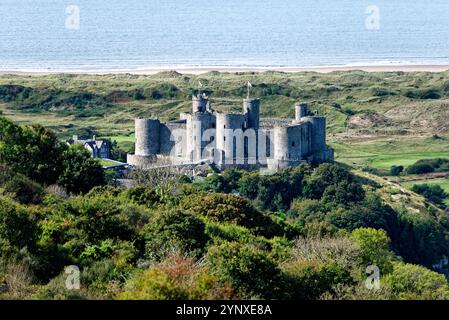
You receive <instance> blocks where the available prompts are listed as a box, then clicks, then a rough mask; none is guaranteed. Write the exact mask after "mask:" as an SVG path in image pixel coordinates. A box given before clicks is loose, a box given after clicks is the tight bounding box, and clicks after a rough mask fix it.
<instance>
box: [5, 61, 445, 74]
mask: <svg viewBox="0 0 449 320" xmlns="http://www.w3.org/2000/svg"><path fill="white" fill-rule="evenodd" d="M357 70H360V71H365V72H444V71H448V70H449V65H432V64H428V65H424V64H423V65H366V66H363V65H360V66H322V67H320V66H317V67H230V66H223V67H214V66H211V67H206V66H205V67H176V66H173V67H148V68H139V69H115V70H114V69H112V70H66V71H28V70H24V71H20V70H12V71H8V70H6V71H0V75H7V74H11V75H48V74H92V75H96V74H98V75H107V74H135V75H153V74H157V73H159V72H164V71H176V72H179V73H181V74H194V75H199V74H203V73H207V72H212V71H218V72H267V71H278V72H286V73H298V72H317V73H330V72H337V71H357Z"/></svg>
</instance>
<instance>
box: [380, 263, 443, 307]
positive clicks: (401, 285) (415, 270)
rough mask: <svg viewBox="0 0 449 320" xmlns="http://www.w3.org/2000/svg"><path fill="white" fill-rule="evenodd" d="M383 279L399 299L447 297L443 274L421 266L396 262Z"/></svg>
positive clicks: (436, 298) (440, 298) (441, 298)
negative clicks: (391, 270)
mask: <svg viewBox="0 0 449 320" xmlns="http://www.w3.org/2000/svg"><path fill="white" fill-rule="evenodd" d="M384 281H385V283H386V284H387V285H388V286H390V287H391V288H392V290H393V292H394V293H396V294H397V296H398V298H399V299H405V300H448V299H449V284H448V282H447V280H446V278H445V277H444V275H442V274H439V273H436V272H434V271H431V270H429V269H426V268H424V267H421V266H417V265H413V264H405V263H401V262H396V263H395V264H394V269H393V272H392V273H391V274H389V275H387V276H386V277H385V279H384Z"/></svg>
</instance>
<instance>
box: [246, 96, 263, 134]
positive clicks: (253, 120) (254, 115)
mask: <svg viewBox="0 0 449 320" xmlns="http://www.w3.org/2000/svg"><path fill="white" fill-rule="evenodd" d="M243 113H244V114H246V115H247V117H248V128H254V129H258V128H259V114H260V100H259V99H243Z"/></svg>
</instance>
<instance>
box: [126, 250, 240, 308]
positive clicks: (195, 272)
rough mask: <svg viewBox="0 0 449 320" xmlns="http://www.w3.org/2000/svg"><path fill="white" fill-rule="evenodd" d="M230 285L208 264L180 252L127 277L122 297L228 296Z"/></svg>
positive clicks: (137, 298) (230, 293)
mask: <svg viewBox="0 0 449 320" xmlns="http://www.w3.org/2000/svg"><path fill="white" fill-rule="evenodd" d="M232 297H233V291H232V287H231V286H230V284H229V283H227V282H220V281H219V279H218V278H217V277H216V276H214V275H212V274H211V273H210V272H209V271H208V269H207V268H205V267H204V266H201V265H200V264H199V263H196V262H195V261H193V260H192V259H189V258H185V257H182V256H172V257H168V258H167V259H166V260H165V261H164V262H162V263H159V264H157V265H155V266H153V267H151V268H149V269H148V270H146V271H143V272H141V273H138V274H136V275H135V276H134V277H133V278H131V279H130V280H128V282H127V284H126V287H125V291H124V292H122V293H121V294H119V295H118V298H119V299H123V300H228V299H230V298H232Z"/></svg>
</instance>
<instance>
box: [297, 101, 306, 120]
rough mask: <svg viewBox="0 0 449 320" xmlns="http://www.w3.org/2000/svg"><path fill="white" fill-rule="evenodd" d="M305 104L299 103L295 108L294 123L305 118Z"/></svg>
mask: <svg viewBox="0 0 449 320" xmlns="http://www.w3.org/2000/svg"><path fill="white" fill-rule="evenodd" d="M307 109H308V106H307V103H300V104H297V105H296V106H295V121H296V122H299V121H301V119H302V118H304V117H305V116H307Z"/></svg>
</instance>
